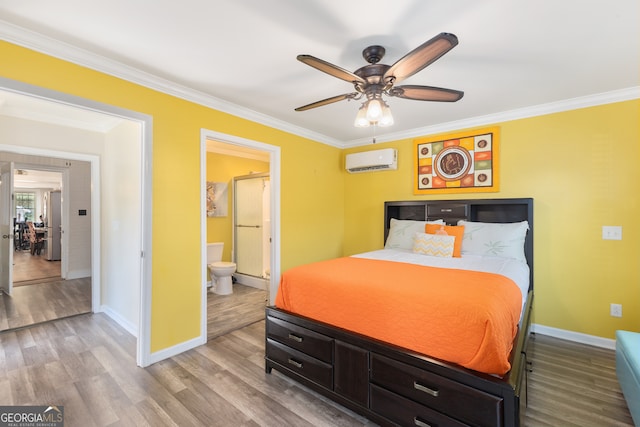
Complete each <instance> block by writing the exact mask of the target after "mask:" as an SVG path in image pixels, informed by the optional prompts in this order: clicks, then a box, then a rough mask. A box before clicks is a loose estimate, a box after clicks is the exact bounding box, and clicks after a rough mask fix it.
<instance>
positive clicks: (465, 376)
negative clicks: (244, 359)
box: [265, 295, 532, 427]
mask: <svg viewBox="0 0 640 427" xmlns="http://www.w3.org/2000/svg"><path fill="white" fill-rule="evenodd" d="M529 297H530V298H529V300H528V301H527V311H526V316H525V317H526V319H525V318H523V324H522V326H523V327H524V330H523V331H522V333H521V334H518V337H516V341H522V342H520V344H519V345H516V344H515V343H514V346H515V348H517V349H518V350H514V355H513V358H512V359H513V367H512V369H511V371H510V372H509V374H508V375H507V377H505V378H497V377H494V376H491V375H485V374H480V373H478V372H475V371H469V370H467V369H464V368H461V367H458V366H456V365H452V364H449V363H446V362H442V361H439V360H435V359H430V358H428V357H425V356H422V355H418V354H415V353H412V352H409V351H406V350H404V349H401V348H396V347H393V346H390V345H389V344H386V343H383V342H380V341H376V340H372V339H370V338H368V337H364V336H361V335H358V334H354V333H352V332H350V331H346V330H342V329H339V328H335V327H332V326H330V325H326V324H322V323H319V322H316V321H314V320H312V319H308V318H305V317H302V316H298V315H293V314H291V313H288V312H285V311H282V310H279V309H277V308H273V307H268V308H267V313H266V314H267V316H266V358H265V361H266V365H265V367H266V372H267V373H270V372H271V370H272V369H273V368H275V369H276V370H278V371H279V372H281V373H283V374H285V375H287V376H289V377H291V378H294V379H295V380H297V381H298V382H300V383H302V384H304V385H306V386H307V387H309V388H311V389H312V390H314V391H317V392H319V393H320V394H323V395H325V396H327V397H329V398H330V399H332V400H334V401H335V402H337V403H339V404H341V405H343V406H345V407H347V408H349V409H351V410H353V411H355V412H357V413H360V414H361V415H363V416H365V417H367V418H369V419H371V420H372V421H374V422H376V423H378V424H380V425H409V426H421V427H425V426H487V427H488V426H491V427H502V426H519V425H520V416H521V413H524V411H523V410H521V405H522V404H524V400H525V397H524V391H525V390H526V354H525V352H524V349H525V348H526V336H527V335H528V322H530V320H529V315H530V308H531V299H532V295H530V296H529ZM525 331H526V332H525ZM516 351H517V353H516Z"/></svg>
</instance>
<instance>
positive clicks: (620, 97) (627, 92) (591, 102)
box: [343, 86, 640, 148]
mask: <svg viewBox="0 0 640 427" xmlns="http://www.w3.org/2000/svg"><path fill="white" fill-rule="evenodd" d="M638 98H640V86H635V87H631V88H627V89H621V90H615V91H611V92H605V93H600V94H596V95H589V96H583V97H580V98H573V99H567V100H563V101H558V102H552V103H549V104H541V105H533V106H530V107H525V108H520V109H517V110H511V111H503V112H500V113H495V114H488V115H486V116H478V117H471V118H468V119H464V120H456V121H453V122H448V123H441V124H438V125H434V126H427V127H423V128H416V129H411V130H409V131H406V132H397V133H393V134H387V135H381V136H377V137H376V141H377V142H389V141H397V140H401V139H412V138H417V137H422V136H428V135H436V134H439V133H446V132H452V131H456V130H460V129H469V128H474V127H481V126H487V125H490V124H495V123H501V122H508V121H512V120H520V119H526V118H530V117H537V116H544V115H546V114H553V113H561V112H563V111H571V110H577V109H580V108H588V107H595V106H598V105H604V104H612V103H615V102H623V101H630V100H632V99H638ZM362 145H371V138H370V137H367V138H361V139H354V140H352V141H346V142H345V143H344V145H343V148H349V147H357V146H362Z"/></svg>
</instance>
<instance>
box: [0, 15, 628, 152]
mask: <svg viewBox="0 0 640 427" xmlns="http://www.w3.org/2000/svg"><path fill="white" fill-rule="evenodd" d="M0 39H3V40H6V41H8V42H10V43H13V44H16V45H19V46H23V47H26V48H28V49H31V50H35V51H37V52H41V53H44V54H46V55H50V56H53V57H56V58H60V59H63V60H65V61H68V62H71V63H74V64H77V65H80V66H83V67H87V68H91V69H93V70H96V71H99V72H101V73H105V74H108V75H111V76H114V77H118V78H121V79H124V80H127V81H129V82H132V83H136V84H139V85H141V86H144V87H147V88H150V89H153V90H157V91H160V92H162V93H166V94H169V95H173V96H176V97H178V98H181V99H185V100H187V101H191V102H194V103H196V104H200V105H203V106H205V107H209V108H213V109H214V110H218V111H222V112H225V113H229V114H232V115H234V116H237V117H240V118H243V119H247V120H251V121H253V122H256V123H260V124H263V125H265V126H269V127H272V128H275V129H280V130H282V131H285V132H288V133H291V134H293V135H298V136H301V137H303V138H308V139H311V140H313V141H317V142H321V143H323V144H327V145H330V146H332V147H337V148H350V147H356V146H361V145H370V144H371V138H369V137H367V138H360V139H355V140H351V141H344V142H343V141H340V140H337V139H335V138H332V137H329V136H327V135H324V134H321V133H317V132H313V131H310V130H308V129H304V128H302V127H299V126H295V125H292V124H291V123H287V122H285V121H282V120H279V119H276V118H274V117H271V116H267V115H266V114H262V113H258V112H256V111H253V110H250V109H248V108H244V107H241V106H238V105H236V104H232V103H230V102H228V101H224V100H222V99H219V98H215V97H213V96H210V95H207V94H205V93H202V92H200V91H196V90H193V89H190V88H188V87H185V86H181V85H179V84H177V83H174V82H172V81H169V80H166V79H163V78H160V77H158V76H155V75H152V74H149V73H146V72H143V71H140V70H138V69H136V68H133V67H130V66H127V65H124V64H122V63H120V62H117V61H114V60H111V59H108V58H105V57H103V56H100V55H97V54H95V53H93V52H90V51H87V50H84V49H80V48H78V47H75V46H72V45H70V44H67V43H64V42H61V41H58V40H55V39H52V38H50V37H46V36H44V35H42V34H38V33H36V32H33V31H30V30H27V29H25V28H22V27H19V26H17V25H14V24H10V23H8V22H6V21H2V20H0ZM638 98H640V86H635V87H630V88H626V89H620V90H615V91H611V92H605V93H600V94H596V95H590V96H584V97H579V98H573V99H568V100H562V101H558V102H552V103H548V104H541V105H534V106H531V107H526V108H521V109H517V110H511V111H504V112H500V113H495V114H489V115H486V116H478V117H472V118H469V119H465V120H457V121H453V122H448V123H442V124H438V125H434V126H427V127H423V128H416V129H411V130H409V131H406V132H396V133H390V134H386V135H382V136H378V137H376V140H377V141H378V142H389V141H397V140H401V139H410V138H416V137H420V136H428V135H434V134H438V133H445V132H451V131H454V130H459V129H467V128H473V127H480V126H486V125H488V124H494V123H500V122H505V121H510V120H518V119H523V118H528V117H535V116H542V115H545V114H552V113H558V112H562V111H569V110H574V109H578V108H586V107H593V106H596V105H602V104H609V103H614V102H622V101H628V100H631V99H638Z"/></svg>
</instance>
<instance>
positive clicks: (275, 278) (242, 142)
mask: <svg viewBox="0 0 640 427" xmlns="http://www.w3.org/2000/svg"><path fill="white" fill-rule="evenodd" d="M207 140H211V141H218V142H223V143H225V144H231V145H235V146H238V147H246V148H252V149H255V150H261V151H266V152H268V153H269V175H270V181H271V199H270V204H271V206H270V210H271V212H270V216H271V262H270V269H271V276H270V278H269V284H268V287H269V290H268V291H269V304H273V302H274V301H275V297H276V293H277V291H278V283H279V280H280V147H278V146H276V145H270V144H266V143H264V142H258V141H253V140H250V139H246V138H241V137H238V136H235V135H229V134H225V133H220V132H216V131H213V130H209V129H204V128H203V129H201V130H200V224H201V226H200V247H201V251H200V253H201V261H200V263H201V266H200V271H201V274H202V278H201V283H202V286H201V295H202V297H201V310H200V313H201V317H200V330H201V331H202V335H201V336H200V339H203V340H204V342H206V340H207V285H206V283H207V202H206V200H207Z"/></svg>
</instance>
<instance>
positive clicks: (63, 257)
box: [2, 150, 95, 311]
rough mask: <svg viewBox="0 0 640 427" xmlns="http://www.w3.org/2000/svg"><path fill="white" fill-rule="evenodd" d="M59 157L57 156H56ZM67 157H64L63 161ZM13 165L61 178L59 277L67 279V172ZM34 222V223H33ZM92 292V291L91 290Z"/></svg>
mask: <svg viewBox="0 0 640 427" xmlns="http://www.w3.org/2000/svg"><path fill="white" fill-rule="evenodd" d="M2 151H6V150H2ZM46 157H51V156H46ZM57 157H59V156H57ZM66 158H68V157H65V159H66ZM14 163H15V169H29V170H36V171H47V172H56V173H59V174H60V176H61V181H62V188H61V189H60V190H61V195H62V205H61V208H62V222H61V223H60V224H61V225H62V230H63V233H62V236H61V239H60V241H61V243H62V250H61V252H60V277H61V278H62V279H68V277H67V276H68V275H69V233H68V230H69V226H70V225H69V213H70V212H69V198H68V197H67V191H69V170H68V169H65V168H61V167H57V166H46V165H36V164H32V163H28V162H14ZM15 190H16V188H15V184H14V186H13V191H14V192H15ZM34 222H35V221H34ZM92 292H93V289H92ZM94 303H95V302H94V300H93V295H92V297H91V311H94Z"/></svg>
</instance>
